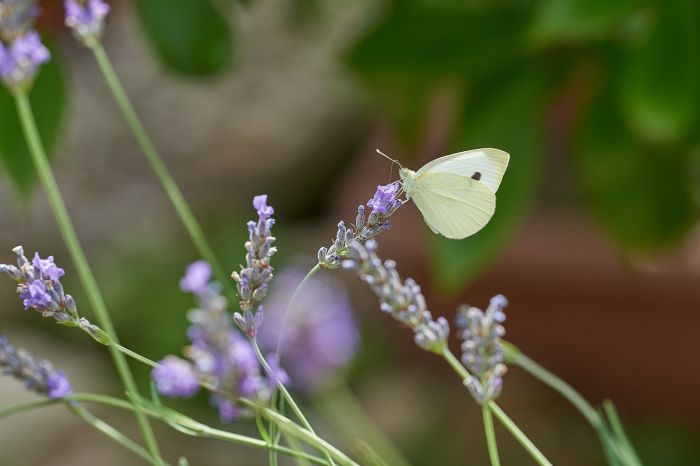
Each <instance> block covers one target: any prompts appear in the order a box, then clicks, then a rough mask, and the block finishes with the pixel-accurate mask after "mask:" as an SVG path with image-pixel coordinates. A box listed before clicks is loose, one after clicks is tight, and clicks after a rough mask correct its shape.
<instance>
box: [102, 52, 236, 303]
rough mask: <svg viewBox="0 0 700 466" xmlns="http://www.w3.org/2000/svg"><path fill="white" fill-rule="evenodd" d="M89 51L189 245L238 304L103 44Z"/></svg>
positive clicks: (227, 279) (228, 282) (229, 284)
mask: <svg viewBox="0 0 700 466" xmlns="http://www.w3.org/2000/svg"><path fill="white" fill-rule="evenodd" d="M90 49H91V50H92V52H93V55H94V56H95V60H96V61H97V64H98V65H99V67H100V71H101V72H102V75H103V76H104V78H105V81H107V85H108V86H109V88H110V90H111V91H112V95H113V96H114V100H115V101H116V102H117V105H118V106H119V108H120V110H121V111H122V114H123V115H124V119H125V120H126V122H127V124H128V125H129V128H130V129H131V132H132V133H133V134H134V137H136V140H137V141H138V143H139V145H140V146H141V150H142V152H143V154H144V155H145V156H146V159H147V160H148V163H149V164H150V165H151V168H152V169H153V172H154V173H155V174H156V176H157V177H158V180H159V181H160V183H161V185H162V186H163V189H164V190H165V193H166V194H167V196H168V198H169V199H170V202H171V203H172V204H173V207H175V211H176V212H177V214H178V216H179V217H180V221H181V222H182V224H183V225H184V226H185V229H186V230H187V233H188V234H189V235H190V238H191V239H192V242H193V243H194V245H195V247H196V248H197V251H198V252H199V254H200V255H201V256H202V258H203V259H205V260H206V261H207V262H209V264H211V266H212V269H213V271H214V275H215V276H216V279H217V280H219V281H220V282H221V283H222V284H224V286H225V287H226V290H227V291H228V294H229V297H230V298H232V299H233V302H236V301H237V300H236V298H235V294H234V292H233V287H232V285H231V282H230V280H229V277H228V276H227V275H226V274H225V273H224V270H223V268H222V267H221V263H220V262H219V260H218V259H217V257H216V255H215V254H214V251H213V250H212V248H211V246H210V245H209V243H208V242H207V240H206V237H205V236H204V232H203V231H202V227H201V226H200V225H199V223H198V222H197V219H196V218H195V216H194V214H193V213H192V210H191V209H190V207H189V205H188V204H187V201H186V200H185V197H184V196H183V195H182V192H181V191H180V188H178V186H177V184H176V183H175V180H174V179H173V177H172V175H171V174H170V172H169V171H168V168H167V167H166V166H165V163H163V160H162V159H161V158H160V156H159V155H158V151H157V150H156V148H155V146H154V145H153V142H151V139H150V138H149V137H148V133H147V132H146V130H145V129H144V127H143V124H142V123H141V120H140V119H139V116H138V115H137V114H136V111H135V110H134V107H133V105H132V104H131V101H130V100H129V96H128V95H127V94H126V91H125V90H124V87H123V86H122V84H121V82H120V81H119V77H118V76H117V73H116V71H115V70H114V67H112V63H111V62H110V61H109V57H108V56H107V53H106V52H105V50H104V48H103V47H102V44H101V43H100V42H99V41H95V42H93V43H91V44H90Z"/></svg>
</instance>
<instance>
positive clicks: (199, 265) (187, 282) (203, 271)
mask: <svg viewBox="0 0 700 466" xmlns="http://www.w3.org/2000/svg"><path fill="white" fill-rule="evenodd" d="M210 279H211V266H210V265H209V263H208V262H207V261H196V262H193V263H191V264H190V265H189V266H187V271H186V272H185V276H184V277H182V280H180V289H181V290H182V291H184V292H186V293H194V294H198V295H201V294H203V293H205V292H206V291H207V286H208V285H209V280H210Z"/></svg>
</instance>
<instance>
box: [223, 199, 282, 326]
mask: <svg viewBox="0 0 700 466" xmlns="http://www.w3.org/2000/svg"><path fill="white" fill-rule="evenodd" d="M253 207H255V209H256V210H257V213H258V221H257V222H254V221H250V222H248V241H246V243H245V249H246V252H247V253H246V256H245V262H246V266H245V267H243V268H241V271H240V272H233V273H232V274H231V277H232V278H233V280H234V281H235V282H236V285H237V289H238V296H239V297H240V298H241V301H240V306H241V310H243V312H244V313H245V312H251V313H255V312H256V311H257V308H258V306H260V304H261V303H262V301H263V299H265V296H266V295H267V287H268V283H269V282H270V280H272V267H271V266H270V260H271V258H272V256H273V255H274V254H275V253H276V252H277V248H275V247H274V246H272V244H273V243H274V242H275V237H274V236H272V232H271V230H272V226H273V225H274V224H275V219H273V218H271V217H270V216H271V215H272V214H273V212H274V209H273V208H272V207H270V206H268V205H267V195H265V194H262V195H260V196H255V198H254V199H253ZM241 317H243V316H241Z"/></svg>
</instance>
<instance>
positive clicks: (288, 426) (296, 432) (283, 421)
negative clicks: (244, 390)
mask: <svg viewBox="0 0 700 466" xmlns="http://www.w3.org/2000/svg"><path fill="white" fill-rule="evenodd" d="M242 402H243V403H244V404H245V405H247V406H249V407H250V408H252V409H254V410H255V411H257V412H259V413H260V414H262V415H263V417H265V418H267V419H268V420H270V421H273V422H274V423H275V424H277V427H279V429H280V430H281V431H282V432H284V433H285V434H287V435H291V436H293V437H296V438H298V439H299V440H303V441H304V442H306V443H308V444H309V445H311V446H312V447H314V448H316V449H317V450H319V451H322V452H324V453H325V454H326V455H330V456H333V457H334V458H335V459H337V460H338V463H339V464H341V465H345V466H359V465H358V464H357V463H356V462H355V461H353V460H352V459H350V458H349V457H348V456H347V455H345V453H343V452H342V451H340V450H338V449H337V448H336V447H334V446H333V445H331V444H330V443H328V442H326V441H325V440H323V439H322V438H320V437H319V436H318V435H316V434H315V433H313V432H312V431H310V430H308V429H304V428H301V427H300V426H298V425H297V424H295V423H294V422H293V421H292V420H291V419H288V418H286V417H284V416H282V415H281V414H279V413H277V412H275V411H273V410H271V409H269V408H265V407H263V406H260V405H257V404H255V403H253V402H252V401H249V400H242ZM333 464H334V463H333Z"/></svg>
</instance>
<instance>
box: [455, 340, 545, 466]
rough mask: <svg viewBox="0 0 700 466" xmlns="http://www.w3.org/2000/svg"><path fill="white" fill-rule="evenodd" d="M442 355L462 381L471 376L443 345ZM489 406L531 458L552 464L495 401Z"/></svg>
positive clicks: (543, 465)
mask: <svg viewBox="0 0 700 466" xmlns="http://www.w3.org/2000/svg"><path fill="white" fill-rule="evenodd" d="M442 356H443V358H445V361H447V363H448V364H449V365H450V367H451V368H452V369H453V370H454V371H455V372H456V373H457V375H459V378H460V379H461V380H462V381H464V380H466V379H467V378H468V377H471V375H470V374H469V371H467V369H466V367H464V366H463V365H462V363H460V362H459V359H457V357H456V356H455V355H454V354H452V351H450V349H449V348H448V347H447V346H445V348H444V350H443V351H442ZM488 405H489V408H490V409H491V411H492V412H493V414H494V415H495V416H496V418H497V419H498V421H499V422H500V423H501V424H503V426H504V427H505V428H506V429H507V430H508V432H510V433H511V435H512V436H513V437H515V439H516V440H517V441H518V442H519V443H520V445H522V447H523V448H524V449H525V451H527V452H528V453H529V454H530V456H532V458H533V459H534V460H535V461H537V463H539V464H540V465H541V466H552V463H551V462H550V461H549V460H548V459H547V458H546V457H545V456H544V455H543V454H542V452H541V451H540V450H539V449H538V448H537V447H536V446H535V444H534V443H532V441H531V440H530V439H529V438H528V437H527V435H525V433H524V432H523V431H522V430H520V429H519V428H518V426H517V425H516V424H515V423H514V422H513V421H512V420H511V419H510V418H509V417H508V416H507V415H506V413H504V412H503V411H502V410H501V408H499V407H498V405H497V404H496V402H494V401H489V403H488Z"/></svg>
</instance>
